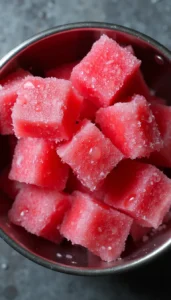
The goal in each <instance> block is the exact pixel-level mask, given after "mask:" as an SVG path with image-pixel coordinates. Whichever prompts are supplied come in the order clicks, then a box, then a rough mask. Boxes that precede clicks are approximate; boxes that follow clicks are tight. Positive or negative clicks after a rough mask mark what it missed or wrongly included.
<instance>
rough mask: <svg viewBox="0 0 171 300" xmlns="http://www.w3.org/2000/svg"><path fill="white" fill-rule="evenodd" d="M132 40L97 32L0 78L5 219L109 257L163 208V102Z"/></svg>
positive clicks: (166, 194) (166, 124) (168, 127)
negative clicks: (81, 51) (71, 50)
mask: <svg viewBox="0 0 171 300" xmlns="http://www.w3.org/2000/svg"><path fill="white" fill-rule="evenodd" d="M140 66H141V61H140V60H139V59H138V58H137V57H136V56H135V54H134V50H133V48H132V47H131V46H127V47H125V46H122V45H119V44H118V43H117V42H116V41H114V40H113V39H111V38H109V37H107V36H106V35H102V36H101V37H100V39H99V40H97V41H96V42H95V43H94V44H93V46H92V48H91V50H90V51H89V53H88V54H87V55H86V56H85V57H84V58H83V59H82V60H81V61H77V62H72V63H69V64H64V65H61V66H57V67H54V68H53V69H52V70H47V71H45V76H44V78H42V77H37V76H34V75H32V74H30V73H29V72H28V71H25V70H23V69H19V70H16V71H15V72H14V73H12V74H10V75H8V76H7V77H6V78H4V79H3V80H1V81H0V133H1V134H2V135H8V139H9V147H10V153H11V164H10V166H8V167H7V168H6V169H5V170H2V172H1V174H0V189H1V192H3V193H5V194H7V195H8V197H9V198H10V199H12V200H13V202H12V207H11V209H10V211H9V214H8V216H9V220H10V222H11V223H13V224H15V225H17V226H22V227H23V228H24V229H25V230H27V231H28V232H30V233H31V234H35V235H37V236H39V237H41V238H44V239H47V240H49V241H51V242H52V243H56V244H59V243H62V242H63V240H64V239H67V240H68V241H70V242H71V243H72V244H73V245H75V244H77V245H81V246H83V247H86V248H87V249H88V250H89V251H91V252H92V253H94V254H95V255H97V256H99V257H100V258H101V259H102V260H104V261H107V262H110V261H114V260H116V259H118V258H120V257H121V255H122V253H123V251H124V249H125V246H126V242H127V239H128V237H129V239H130V238H132V240H133V241H134V242H136V241H139V240H142V239H143V240H144V241H146V240H147V239H148V234H149V232H154V231H155V230H158V229H159V228H161V226H163V223H164V222H165V220H166V219H167V215H168V212H169V210H170V208H171V179H169V178H168V177H167V176H166V175H165V174H164V173H163V171H161V169H162V170H163V168H170V167H171V107H168V106H167V105H166V102H165V100H164V99H160V98H157V97H156V96H154V95H152V93H151V91H150V89H149V87H148V86H147V84H146V82H145V80H144V78H143V75H142V73H141V69H140Z"/></svg>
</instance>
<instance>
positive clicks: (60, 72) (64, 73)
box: [45, 61, 79, 80]
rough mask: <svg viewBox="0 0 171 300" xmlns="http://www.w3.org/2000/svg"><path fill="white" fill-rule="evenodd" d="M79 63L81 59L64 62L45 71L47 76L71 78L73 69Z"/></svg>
mask: <svg viewBox="0 0 171 300" xmlns="http://www.w3.org/2000/svg"><path fill="white" fill-rule="evenodd" d="M78 63H79V61H76V62H71V63H67V64H62V65H60V66H57V67H56V68H53V69H50V70H48V71H46V72H45V76H46V77H56V78H60V79H66V80H69V79H70V77H71V72H72V69H73V68H74V67H75V66H76V65H77V64H78Z"/></svg>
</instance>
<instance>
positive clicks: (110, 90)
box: [71, 35, 140, 107]
mask: <svg viewBox="0 0 171 300" xmlns="http://www.w3.org/2000/svg"><path fill="white" fill-rule="evenodd" d="M139 66H140V61H139V60H138V59H137V58H136V57H135V56H134V55H132V54H131V53H130V52H129V51H128V50H127V49H124V48H122V47H121V46H119V44H117V43H116V42H115V41H114V40H112V39H110V38H108V37H107V36H106V35H102V36H101V38H100V39H99V40H98V41H97V42H95V43H94V45H93V47H92V49H91V50H90V52H89V53H88V54H87V56H85V57H84V58H83V60H81V62H80V63H79V64H78V65H77V66H76V67H74V69H73V71H72V73H71V81H72V83H73V85H74V87H75V88H76V89H77V90H78V91H79V92H80V94H81V95H82V96H83V97H84V98H86V99H87V98H88V99H90V100H91V101H92V102H94V104H95V105H96V106H98V107H106V106H108V105H110V104H112V103H114V102H115V101H117V99H118V97H119V96H120V95H121V94H122V93H123V92H124V91H125V89H127V87H128V85H129V84H130V83H131V80H132V78H133V77H134V74H135V72H136V71H137V69H138V68H139Z"/></svg>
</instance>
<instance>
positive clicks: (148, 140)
mask: <svg viewBox="0 0 171 300" xmlns="http://www.w3.org/2000/svg"><path fill="white" fill-rule="evenodd" d="M96 122H97V123H98V124H100V127H101V129H102V131H103V133H104V134H105V135H106V136H107V137H108V138H110V140H111V141H112V143H113V144H114V145H115V146H116V147H117V148H118V149H119V150H120V151H121V152H122V153H123V154H124V155H125V156H126V157H127V158H131V159H135V158H138V157H148V156H149V155H150V153H151V152H154V151H155V150H156V151H158V150H160V149H161V147H162V146H163V141H162V139H161V136H160V132H159V130H158V126H157V124H156V121H155V118H154V115H153V113H152V111H151V110H150V106H149V104H148V103H147V101H146V99H145V98H144V97H143V96H139V95H134V96H133V97H132V98H131V101H130V102H127V103H116V104H114V105H113V106H110V107H107V108H101V109H99V111H98V112H97V114H96Z"/></svg>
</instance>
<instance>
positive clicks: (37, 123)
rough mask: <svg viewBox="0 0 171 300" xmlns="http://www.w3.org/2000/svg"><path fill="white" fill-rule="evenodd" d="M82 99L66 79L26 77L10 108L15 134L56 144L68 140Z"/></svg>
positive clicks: (73, 128)
mask: <svg viewBox="0 0 171 300" xmlns="http://www.w3.org/2000/svg"><path fill="white" fill-rule="evenodd" d="M82 100H83V99H82V97H81V96H79V95H78V93H77V92H76V91H75V90H74V89H73V88H72V86H71V83H70V82H69V81H67V80H63V79H56V78H45V79H43V78H40V77H34V78H33V77H29V78H27V80H25V81H24V82H23V84H22V86H21V87H20V89H19V91H18V99H17V102H16V103H15V105H14V108H13V113H12V119H13V125H14V132H15V135H16V136H17V137H18V138H20V137H35V138H49V139H54V140H56V141H61V140H67V139H69V138H70V137H71V136H72V134H73V132H74V130H75V122H76V120H77V118H78V117H79V114H80V110H81V105H82Z"/></svg>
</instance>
